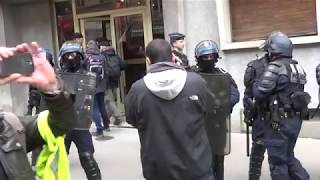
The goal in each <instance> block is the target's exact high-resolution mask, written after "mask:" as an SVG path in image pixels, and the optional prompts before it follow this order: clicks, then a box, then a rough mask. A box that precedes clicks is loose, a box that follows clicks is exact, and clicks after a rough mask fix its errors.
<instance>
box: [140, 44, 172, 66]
mask: <svg viewBox="0 0 320 180" xmlns="http://www.w3.org/2000/svg"><path fill="white" fill-rule="evenodd" d="M146 56H147V57H148V58H149V59H150V61H151V64H154V63H158V62H168V61H169V62H170V61H172V50H171V46H170V44H169V42H168V41H166V40H164V39H154V40H152V41H151V42H150V43H149V44H148V45H147V47H146Z"/></svg>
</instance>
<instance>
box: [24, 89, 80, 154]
mask: <svg viewBox="0 0 320 180" xmlns="http://www.w3.org/2000/svg"><path fill="white" fill-rule="evenodd" d="M61 87H62V86H61ZM60 91H61V92H59V93H58V94H46V93H42V98H43V99H44V101H45V103H46V106H47V108H48V110H49V116H48V124H49V127H50V129H51V131H52V133H53V134H54V135H55V136H56V137H57V136H61V135H64V134H66V133H67V132H69V131H70V130H71V129H72V127H73V123H74V122H75V121H76V114H75V111H74V108H73V102H72V99H71V96H70V93H69V92H67V91H65V90H63V88H61V90H60ZM23 123H24V126H25V128H26V145H27V151H28V152H29V151H31V150H33V149H35V148H37V147H39V146H42V145H43V144H45V142H44V140H43V139H42V137H41V135H40V133H39V130H38V125H37V118H33V119H31V120H28V121H25V122H23Z"/></svg>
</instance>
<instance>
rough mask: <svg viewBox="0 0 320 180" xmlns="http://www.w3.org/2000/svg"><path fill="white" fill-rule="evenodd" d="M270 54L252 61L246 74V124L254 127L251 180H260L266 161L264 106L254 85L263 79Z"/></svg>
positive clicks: (244, 100)
mask: <svg viewBox="0 0 320 180" xmlns="http://www.w3.org/2000/svg"><path fill="white" fill-rule="evenodd" d="M268 59H269V57H268V54H267V53H266V54H265V55H264V56H262V57H258V58H257V59H255V60H253V61H250V62H249V63H248V65H247V68H246V71H245V74H244V86H245V90H244V97H243V107H244V116H245V123H247V125H248V126H252V147H251V154H250V164H249V180H259V179H260V175H261V166H262V162H263V159H264V153H265V150H266V148H265V146H264V144H263V119H262V117H261V113H259V112H260V111H261V110H262V108H263V107H262V105H260V103H261V102H259V101H256V100H255V98H254V97H253V92H252V86H253V83H254V82H255V81H257V80H259V78H260V77H261V75H262V73H263V72H264V68H265V67H266V66H267V65H268Z"/></svg>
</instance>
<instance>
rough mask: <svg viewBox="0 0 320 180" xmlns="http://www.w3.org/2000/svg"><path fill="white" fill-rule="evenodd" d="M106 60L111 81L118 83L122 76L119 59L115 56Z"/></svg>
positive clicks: (108, 56) (107, 57)
mask: <svg viewBox="0 0 320 180" xmlns="http://www.w3.org/2000/svg"><path fill="white" fill-rule="evenodd" d="M106 59H107V68H108V75H109V79H110V80H113V81H118V80H119V79H120V76H121V70H120V63H119V57H118V56H117V55H115V56H110V55H107V56H106Z"/></svg>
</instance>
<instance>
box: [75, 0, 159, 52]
mask: <svg viewBox="0 0 320 180" xmlns="http://www.w3.org/2000/svg"><path fill="white" fill-rule="evenodd" d="M150 7H151V6H150V0H146V5H145V6H139V7H131V8H123V9H113V10H106V11H97V12H90V13H81V14H76V3H75V0H72V9H73V11H72V12H73V18H74V21H73V22H74V31H75V32H82V30H83V27H84V26H83V24H81V23H83V22H84V20H85V19H87V18H97V17H101V16H109V17H110V25H111V37H112V46H113V48H115V49H116V48H117V47H116V46H115V44H114V43H115V41H114V40H115V28H114V18H115V17H119V16H129V15H135V14H141V15H142V19H143V32H144V44H145V46H147V44H148V43H149V42H150V41H151V40H152V39H153V34H152V19H151V9H150ZM80 30H81V31H80ZM116 50H117V49H116Z"/></svg>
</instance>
